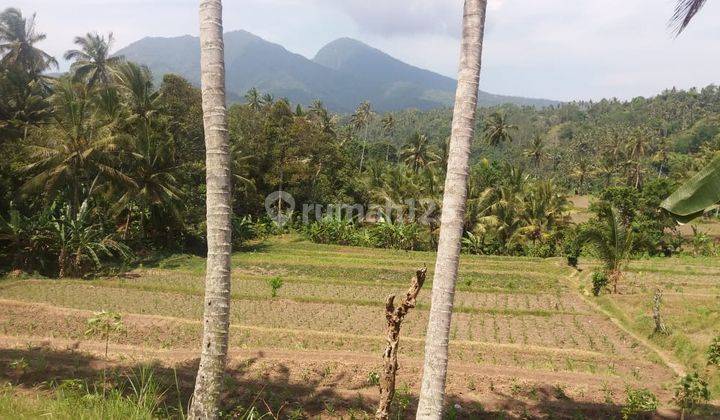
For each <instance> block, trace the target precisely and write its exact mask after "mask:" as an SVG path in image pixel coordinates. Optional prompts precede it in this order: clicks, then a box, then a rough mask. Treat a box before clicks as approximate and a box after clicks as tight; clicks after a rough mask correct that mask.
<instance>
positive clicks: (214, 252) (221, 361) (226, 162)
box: [188, 0, 232, 419]
mask: <svg viewBox="0 0 720 420" xmlns="http://www.w3.org/2000/svg"><path fill="white" fill-rule="evenodd" d="M200 46H201V54H200V55H201V60H200V67H201V73H202V76H201V81H202V107H203V123H204V128H205V149H206V157H205V164H206V181H207V193H206V194H207V195H206V197H207V198H206V200H207V216H206V217H207V243H208V254H207V269H206V275H205V315H204V317H203V339H202V353H201V356H200V367H199V369H198V374H197V379H196V381H195V392H194V394H193V399H192V404H191V406H190V411H189V413H188V416H189V418H191V419H214V418H217V417H218V416H219V412H220V391H221V388H222V383H223V374H224V371H225V362H226V359H227V351H228V333H229V328H230V316H229V315H230V311H229V309H230V252H231V248H232V245H231V225H230V211H231V208H232V206H231V195H230V191H231V178H230V147H229V143H228V131H227V109H226V103H225V60H224V44H223V26H222V1H221V0H201V1H200Z"/></svg>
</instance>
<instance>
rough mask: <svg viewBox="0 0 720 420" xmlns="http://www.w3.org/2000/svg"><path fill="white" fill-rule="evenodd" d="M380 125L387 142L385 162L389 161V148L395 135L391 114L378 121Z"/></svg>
mask: <svg viewBox="0 0 720 420" xmlns="http://www.w3.org/2000/svg"><path fill="white" fill-rule="evenodd" d="M380 125H381V126H382V129H383V132H384V133H385V135H386V136H387V137H388V141H387V145H386V146H387V150H386V152H385V161H386V162H389V161H390V148H391V147H392V141H391V139H392V137H393V136H394V135H395V117H393V115H392V114H387V115H385V116H384V117H383V118H382V120H380Z"/></svg>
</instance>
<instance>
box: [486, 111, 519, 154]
mask: <svg viewBox="0 0 720 420" xmlns="http://www.w3.org/2000/svg"><path fill="white" fill-rule="evenodd" d="M517 130H518V126H516V125H512V124H509V123H508V122H507V118H506V117H505V115H504V114H501V113H500V112H493V113H492V114H490V115H489V116H488V118H487V120H486V121H485V141H487V142H488V143H490V145H491V146H498V145H499V144H500V143H511V142H512V141H513V137H512V134H511V132H512V131H517Z"/></svg>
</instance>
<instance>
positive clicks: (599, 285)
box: [592, 271, 610, 296]
mask: <svg viewBox="0 0 720 420" xmlns="http://www.w3.org/2000/svg"><path fill="white" fill-rule="evenodd" d="M608 283H610V279H609V278H608V275H607V273H605V272H604V271H596V272H594V273H593V275H592V286H593V288H592V291H593V295H594V296H600V293H601V292H602V291H603V289H605V288H606V287H607V285H608Z"/></svg>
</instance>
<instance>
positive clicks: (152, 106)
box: [115, 61, 161, 124]
mask: <svg viewBox="0 0 720 420" xmlns="http://www.w3.org/2000/svg"><path fill="white" fill-rule="evenodd" d="M115 76H116V79H117V85H118V90H119V91H120V94H121V95H122V97H123V99H124V103H125V106H126V107H127V109H128V111H129V112H130V118H129V119H128V123H130V124H134V123H136V122H143V123H148V122H149V121H150V120H151V119H152V118H153V117H154V116H155V115H157V113H158V112H159V111H160V106H161V104H160V91H159V90H156V89H155V87H154V86H153V80H152V74H151V73H150V70H149V69H148V68H147V67H145V66H139V65H137V64H135V63H132V62H129V61H126V62H123V63H121V64H119V65H118V67H117V71H116V72H115Z"/></svg>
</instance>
